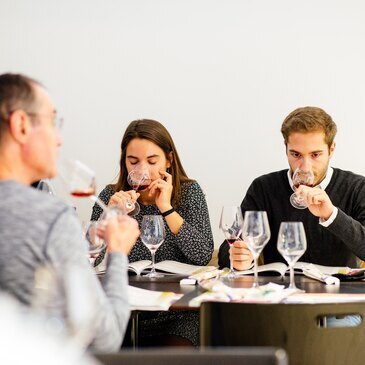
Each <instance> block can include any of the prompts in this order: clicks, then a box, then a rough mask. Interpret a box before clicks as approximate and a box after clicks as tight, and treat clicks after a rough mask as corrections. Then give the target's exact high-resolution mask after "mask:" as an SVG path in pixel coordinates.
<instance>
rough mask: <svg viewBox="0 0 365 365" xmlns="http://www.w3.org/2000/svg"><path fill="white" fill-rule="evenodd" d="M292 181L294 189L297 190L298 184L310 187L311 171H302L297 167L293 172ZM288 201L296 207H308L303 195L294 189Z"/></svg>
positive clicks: (312, 177)
mask: <svg viewBox="0 0 365 365" xmlns="http://www.w3.org/2000/svg"><path fill="white" fill-rule="evenodd" d="M292 181H293V188H294V189H295V190H297V189H298V188H299V186H300V185H306V186H310V187H312V186H313V183H314V175H313V172H312V171H311V170H307V171H304V170H301V169H300V168H299V167H298V168H297V169H296V170H295V171H294V173H293V178H292ZM290 203H291V205H292V206H293V207H294V208H296V209H306V208H307V207H308V206H307V203H306V202H305V200H304V197H303V195H302V194H299V193H297V192H296V191H295V192H294V193H293V194H292V195H291V196H290Z"/></svg>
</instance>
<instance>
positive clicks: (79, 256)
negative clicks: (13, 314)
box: [0, 180, 130, 352]
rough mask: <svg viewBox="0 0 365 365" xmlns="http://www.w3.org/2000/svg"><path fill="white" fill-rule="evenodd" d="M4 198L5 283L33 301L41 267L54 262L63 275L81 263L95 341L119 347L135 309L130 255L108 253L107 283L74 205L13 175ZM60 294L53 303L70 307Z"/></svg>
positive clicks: (0, 272)
mask: <svg viewBox="0 0 365 365" xmlns="http://www.w3.org/2000/svg"><path fill="white" fill-rule="evenodd" d="M0 202H1V209H0V222H1V224H0V288H1V289H2V290H5V291H7V292H9V293H11V294H13V295H14V296H15V297H16V298H17V299H18V300H20V301H21V302H22V303H24V304H26V305H30V304H31V301H32V297H33V292H34V274H35V271H36V269H37V268H39V267H44V266H47V267H50V268H52V270H53V271H54V272H55V273H56V275H57V277H58V278H59V279H61V280H62V278H65V277H67V272H65V271H67V270H68V268H77V272H78V273H79V275H80V277H82V287H81V288H80V292H82V290H83V289H85V288H88V289H89V294H90V293H92V295H91V298H90V299H92V302H93V308H94V313H95V316H94V318H93V326H94V329H95V336H94V338H93V340H92V344H91V346H90V347H91V349H92V350H93V351H99V352H108V351H117V350H118V349H119V348H120V345H121V343H122V340H123V337H124V333H125V329H126V327H127V324H128V320H129V314H130V311H129V305H128V297H127V285H128V280H127V266H128V260H127V257H126V256H125V255H123V254H122V253H112V254H110V255H109V258H108V265H107V271H106V275H105V278H104V280H103V287H102V286H101V284H100V282H99V279H98V278H97V277H96V275H95V273H94V272H93V269H92V268H91V266H90V264H89V262H88V260H87V244H86V241H85V240H84V239H83V233H82V230H81V228H80V224H79V221H78V219H77V217H76V214H75V212H74V211H73V209H72V208H71V207H68V206H66V205H65V204H64V203H63V202H61V201H60V200H59V199H57V198H56V197H54V196H49V195H48V194H45V193H43V192H40V191H37V190H36V189H33V188H30V187H28V186H25V185H22V184H20V183H18V182H15V181H11V180H6V181H0ZM75 281H76V280H75ZM78 282H80V280H78ZM57 295H58V298H57V297H55V298H54V299H55V300H54V306H58V307H59V308H57V309H58V312H59V313H67V307H66V302H65V298H64V295H63V294H62V293H60V292H58V294H56V296H57Z"/></svg>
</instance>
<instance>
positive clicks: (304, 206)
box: [290, 193, 308, 209]
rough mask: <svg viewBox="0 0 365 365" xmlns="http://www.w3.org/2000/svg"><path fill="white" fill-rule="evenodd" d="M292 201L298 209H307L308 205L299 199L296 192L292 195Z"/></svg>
mask: <svg viewBox="0 0 365 365" xmlns="http://www.w3.org/2000/svg"><path fill="white" fill-rule="evenodd" d="M290 203H291V205H292V206H293V207H294V208H296V209H307V208H308V205H307V203H306V202H305V201H304V200H298V197H297V196H296V194H295V193H294V194H292V195H291V196H290Z"/></svg>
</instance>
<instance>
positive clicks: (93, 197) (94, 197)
mask: <svg viewBox="0 0 365 365" xmlns="http://www.w3.org/2000/svg"><path fill="white" fill-rule="evenodd" d="M90 198H91V200H93V201H94V202H95V203H96V204H97V205H99V207H100V208H101V209H103V211H104V212H106V211H107V210H108V207H107V206H106V205H105V204H104V203H103V202H102V201H101V200H100V199H99V198H98V197H97V196H96V195H91V196H90Z"/></svg>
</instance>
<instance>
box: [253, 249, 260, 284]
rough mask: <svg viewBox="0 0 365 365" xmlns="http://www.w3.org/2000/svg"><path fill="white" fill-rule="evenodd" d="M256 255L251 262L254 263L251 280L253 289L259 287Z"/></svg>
mask: <svg viewBox="0 0 365 365" xmlns="http://www.w3.org/2000/svg"><path fill="white" fill-rule="evenodd" d="M257 259H258V257H257V255H254V256H253V262H254V280H253V285H252V287H253V288H258V287H259V275H258V271H257Z"/></svg>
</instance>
